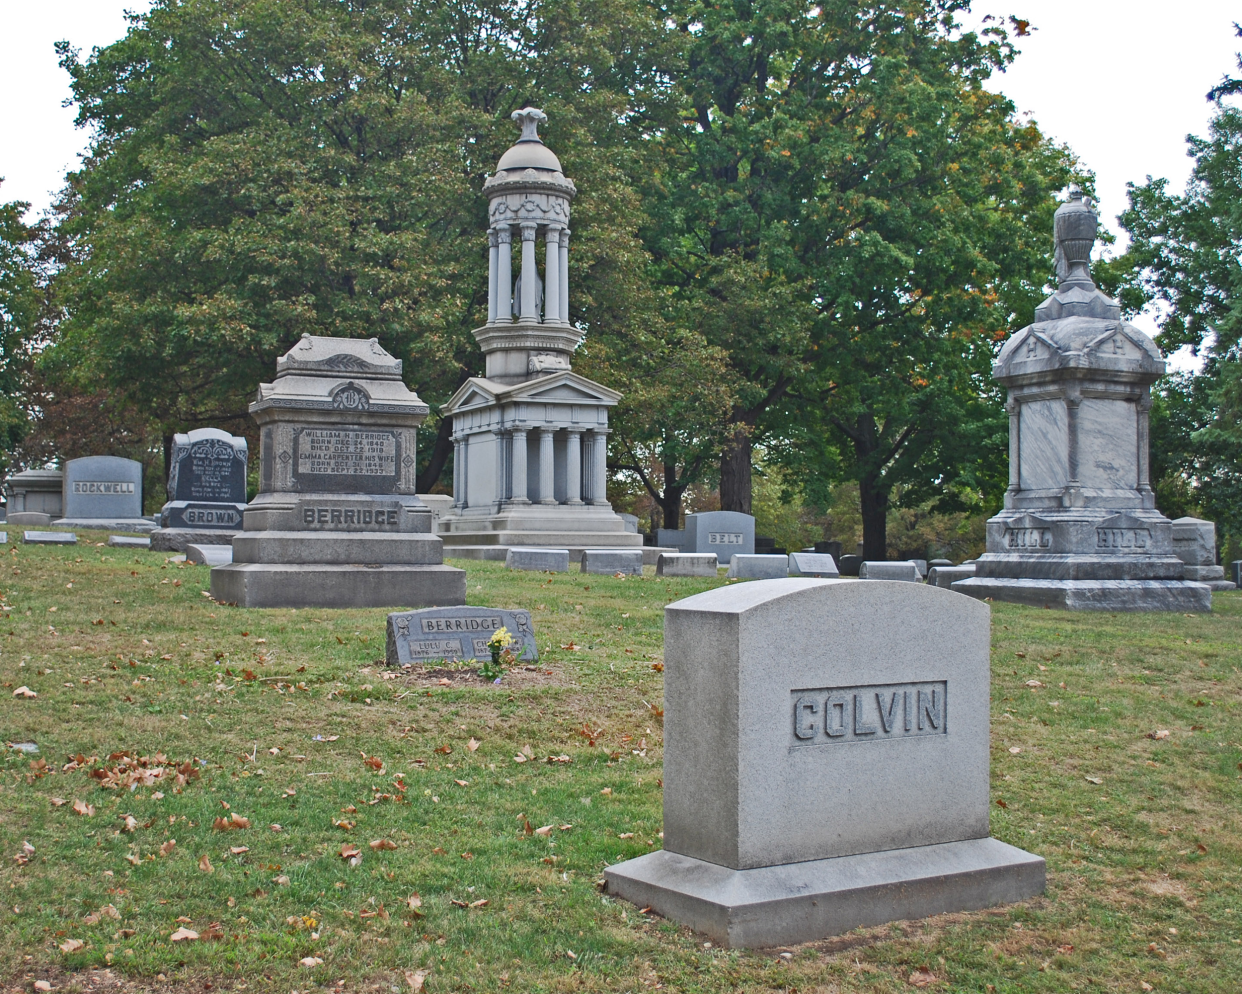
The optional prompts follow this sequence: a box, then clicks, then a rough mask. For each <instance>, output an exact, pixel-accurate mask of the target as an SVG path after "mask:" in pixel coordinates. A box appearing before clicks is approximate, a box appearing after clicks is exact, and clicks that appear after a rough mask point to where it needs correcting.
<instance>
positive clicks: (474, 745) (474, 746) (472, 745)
mask: <svg viewBox="0 0 1242 994" xmlns="http://www.w3.org/2000/svg"><path fill="white" fill-rule="evenodd" d="M482 744H483V743H482V742H480V741H479V740H478V739H476V738H473V737H472V738H471V739H470V741H469V742H467V743H466V748H467V749H469V750H470V751H471V752H477V751H478V748H479V746H481V745H482Z"/></svg>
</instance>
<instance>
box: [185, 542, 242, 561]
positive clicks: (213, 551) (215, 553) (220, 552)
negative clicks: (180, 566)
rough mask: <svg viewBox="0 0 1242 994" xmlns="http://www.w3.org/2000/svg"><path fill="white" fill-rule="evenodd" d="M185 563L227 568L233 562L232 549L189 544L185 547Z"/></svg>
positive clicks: (226, 546)
mask: <svg viewBox="0 0 1242 994" xmlns="http://www.w3.org/2000/svg"><path fill="white" fill-rule="evenodd" d="M185 561H186V562H187V563H194V564H195V565H200V566H227V565H228V564H229V563H231V562H232V561H233V547H232V546H231V545H208V544H206V543H204V544H202V545H198V544H196V543H194V542H191V543H190V544H189V545H187V546H186V547H185Z"/></svg>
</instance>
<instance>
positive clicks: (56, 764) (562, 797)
mask: <svg viewBox="0 0 1242 994" xmlns="http://www.w3.org/2000/svg"><path fill="white" fill-rule="evenodd" d="M18 535H19V530H18V529H15V528H12V527H10V537H18ZM103 538H104V536H99V535H91V534H90V533H86V532H81V533H79V540H80V541H81V542H82V543H83V544H80V545H78V546H76V547H60V548H36V547H32V546H25V545H22V546H16V547H13V546H9V547H7V548H6V547H3V546H0V550H3V551H2V552H0V555H2V556H3V560H4V564H3V570H2V575H3V582H0V591H3V597H2V598H0V606H2V609H3V625H2V627H0V633H2V637H0V683H2V684H3V696H2V697H0V702H2V703H0V740H4V741H6V742H9V743H19V742H28V741H29V742H35V743H37V744H38V747H39V752H38V754H37V755H35V754H25V753H21V752H18V751H15V750H13V749H6V750H5V752H4V756H3V759H2V764H3V765H2V766H0V846H2V847H3V849H2V852H0V856H2V857H3V869H0V890H2V891H3V893H4V895H5V897H4V899H3V906H2V907H0V984H5V985H7V986H8V987H9V988H11V989H13V990H22V989H24V990H32V989H34V983H35V982H36V981H38V980H46V981H49V982H50V983H51V985H52V988H53V989H55V990H73V989H80V990H90V989H94V990H104V989H106V988H108V987H109V986H113V987H142V988H153V989H161V990H180V989H185V990H189V989H193V990H195V991H205V990H209V989H211V988H212V987H221V988H227V989H230V990H231V989H242V988H244V989H247V990H269V989H270V990H278V991H282V992H283V991H301V992H303V994H305V992H306V991H308V990H317V989H329V990H341V991H359V990H378V991H388V990H390V989H391V990H394V991H401V992H406V991H409V990H410V988H411V986H417V985H418V984H419V983H420V982H421V983H422V984H423V985H424V987H423V989H425V990H427V991H461V990H478V991H492V990H504V989H507V990H514V991H523V992H526V991H588V990H616V991H644V990H652V989H656V988H660V989H663V990H667V991H685V992H691V991H693V992H698V991H704V992H706V991H722V992H723V991H735V990H738V991H794V990H797V991H799V992H802V994H807V992H811V991H816V992H825V994H826V992H830V991H833V992H835V991H867V992H882V991H908V990H911V989H912V986H911V984H912V979H911V978H912V977H913V978H914V981H916V982H917V983H927V984H928V987H927V989H934V990H954V991H971V992H985V991H997V992H1016V991H1023V992H1028V991H1068V990H1100V991H1136V992H1138V991H1145V990H1151V989H1154V990H1156V991H1180V992H1187V994H1189V992H1208V991H1211V992H1222V994H1223V992H1231V994H1232V992H1236V991H1237V990H1239V988H1240V987H1242V981H1240V980H1239V978H1240V977H1242V927H1240V920H1242V892H1240V891H1239V883H1240V882H1242V866H1240V864H1239V860H1240V857H1242V844H1240V842H1242V825H1240V823H1239V814H1240V812H1242V777H1240V773H1242V741H1240V740H1242V727H1240V726H1239V718H1240V717H1242V709H1240V708H1239V691H1240V690H1242V675H1240V674H1239V666H1242V594H1220V595H1217V597H1216V600H1215V611H1214V613H1213V614H1211V615H1200V616H1183V615H1175V616H1170V615H1139V616H1134V615H1108V614H1103V615H1100V614H1067V613H1061V612H1056V611H1041V610H1034V609H1028V608H1022V607H1016V606H1013V605H1007V604H995V605H993V606H992V619H993V652H992V674H993V682H992V730H993V734H992V798H993V802H994V803H993V806H992V832H993V834H994V835H995V836H996V837H998V838H1000V839H1003V840H1005V841H1006V842H1010V843H1013V844H1014V845H1017V846H1021V847H1023V848H1026V849H1029V850H1032V851H1034V852H1037V853H1039V854H1041V855H1043V856H1044V857H1045V858H1046V859H1047V860H1048V891H1047V895H1046V896H1045V897H1043V898H1040V899H1037V900H1034V901H1031V902H1028V903H1026V904H1023V905H1020V906H1014V907H1006V908H1001V909H994V910H991V911H983V912H978V913H972V914H953V915H942V916H939V917H937V918H933V919H928V920H925V921H914V922H901V923H898V924H894V925H890V926H886V927H883V928H874V929H866V930H859V931H857V932H854V933H851V934H849V935H846V936H840V937H837V938H834V939H830V940H825V941H823V942H818V943H811V944H808V945H805V946H799V947H795V948H791V949H789V950H787V951H786V952H788V953H791V954H792V955H791V956H788V957H787V958H786V957H782V956H781V955H780V953H781V952H782V950H767V951H733V950H721V949H717V948H711V947H708V946H707V945H706V944H705V943H704V941H703V938H702V937H701V936H696V935H694V934H693V933H691V932H689V931H688V930H686V929H684V928H681V927H680V926H678V925H676V924H675V923H673V922H668V921H665V920H662V919H659V918H653V917H650V916H644V915H642V914H640V913H639V911H638V909H637V908H634V907H633V906H630V905H627V904H624V903H620V902H617V901H615V900H613V899H611V898H609V897H608V896H607V895H604V894H601V892H600V889H599V886H598V884H599V880H600V874H601V870H602V868H603V867H604V866H605V865H606V864H607V863H609V862H614V861H616V860H618V859H628V858H631V857H634V856H637V855H639V854H641V853H644V852H649V851H651V850H652V849H653V848H656V847H658V846H659V845H660V836H659V833H660V825H661V781H660V776H661V757H662V751H661V750H662V737H661V723H660V713H661V712H660V708H661V707H662V706H663V688H662V678H661V674H660V672H659V671H660V670H661V669H662V666H661V665H660V664H661V659H662V639H661V630H662V620H663V616H662V609H663V607H664V605H665V604H667V603H669V602H670V601H673V600H677V599H679V598H681V597H684V596H687V595H689V594H692V593H697V592H698V591H700V590H703V589H706V588H708V587H712V586H715V585H717V584H718V583H720V582H723V581H713V580H664V579H657V578H655V577H654V576H644V577H643V578H641V579H639V578H634V577H631V578H629V579H625V580H622V579H616V578H611V577H582V576H579V575H578V574H568V575H566V574H559V575H555V576H552V575H549V574H538V573H507V572H505V571H504V570H503V569H502V568H501V567H500V566H499V565H498V564H495V563H475V562H459V563H457V564H456V565H459V566H462V567H464V568H465V569H466V570H467V572H468V578H469V582H468V591H469V600H470V603H472V604H480V605H488V606H496V607H522V608H528V609H530V610H531V611H532V612H533V615H534V619H535V626H536V634H537V636H538V642H539V648H540V653H541V658H540V662H539V666H538V667H537V669H535V670H533V671H532V670H524V669H523V670H519V671H517V672H514V673H511V674H510V675H509V676H507V677H506V678H505V680H504V681H503V682H502V683H501V684H500V685H499V686H492V685H490V684H486V683H484V682H482V681H480V680H478V679H477V678H473V677H471V676H470V675H468V674H462V673H447V674H446V673H439V672H436V673H419V674H394V673H393V672H391V671H387V670H385V668H384V667H383V665H382V658H383V654H384V615H385V612H384V611H382V610H374V611H320V610H298V611H294V610H263V611H260V610H250V611H248V610H240V609H237V608H228V607H221V606H219V605H216V604H214V603H212V602H211V601H210V600H208V599H207V598H206V597H205V596H204V595H203V591H204V590H205V589H206V588H207V585H208V584H207V579H208V578H207V569H206V568H205V567H201V566H184V565H178V564H175V563H168V562H166V557H165V555H164V554H160V553H151V552H131V551H127V550H120V549H109V548H101V547H98V546H96V545H95V544H94V542H95V541H101V540H102V539H103ZM1032 681H1037V683H1038V685H1034V684H1033V683H1032ZM23 686H24V687H27V688H29V689H30V690H31V691H32V692H34V693H36V694H37V695H38V696H37V697H33V698H31V697H14V696H12V695H13V693H14V691H16V690H17V689H18V688H19V687H23ZM1164 730H1167V733H1168V734H1167V735H1164V734H1160V735H1159V737H1151V736H1154V735H1156V733H1157V732H1158V731H1159V732H1163V731H1164ZM518 756H521V757H522V758H523V759H524V760H525V761H524V762H518V761H517V760H516V757H518ZM144 757H145V758H144ZM157 770H158V771H161V772H160V776H159V777H155V776H154V774H155V772H156V771H157ZM79 812H85V813H79ZM225 824H228V825H230V826H233V827H230V828H228V829H227V830H226V829H224V828H221V827H215V826H223V825H225ZM242 825H244V827H241V826H242ZM549 827H550V828H549ZM540 829H542V830H543V831H542V832H540V831H539V830H540ZM174 840H175V845H174ZM24 844H28V847H30V848H24ZM31 849H32V850H33V851H31ZM355 851H356V855H355ZM342 853H344V855H342ZM179 930H182V931H181V932H180V934H184V932H185V931H187V930H188V931H193V932H195V933H197V936H198V938H197V939H177V936H178V934H179ZM304 959H306V960H307V962H310V963H313V964H315V965H311V966H303V965H300V964H301V961H302V960H304ZM318 961H322V962H318ZM927 973H930V974H932V975H933V976H934V977H935V978H936V979H935V980H934V981H928V980H927V978H926V974H927Z"/></svg>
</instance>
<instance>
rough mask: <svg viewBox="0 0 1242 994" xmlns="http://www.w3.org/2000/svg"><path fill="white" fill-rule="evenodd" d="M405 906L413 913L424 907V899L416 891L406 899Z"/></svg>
mask: <svg viewBox="0 0 1242 994" xmlns="http://www.w3.org/2000/svg"><path fill="white" fill-rule="evenodd" d="M405 906H406V907H407V908H409V909H410V910H411V911H416V910H417V909H419V908H421V907H422V906H423V899H422V898H421V897H419V896H418V892H417V891H415V892H414V893H413V894H411V895H410V896H409V897H407V898H406V899H405Z"/></svg>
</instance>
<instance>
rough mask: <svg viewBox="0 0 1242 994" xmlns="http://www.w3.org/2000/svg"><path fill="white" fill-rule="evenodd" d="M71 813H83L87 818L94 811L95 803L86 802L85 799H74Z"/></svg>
mask: <svg viewBox="0 0 1242 994" xmlns="http://www.w3.org/2000/svg"><path fill="white" fill-rule="evenodd" d="M73 813H74V814H75V815H85V816H86V817H87V818H89V817H91V815H93V814H94V813H95V805H93V804H87V803H86V802H85V801H74V802H73Z"/></svg>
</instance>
